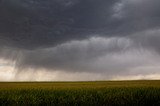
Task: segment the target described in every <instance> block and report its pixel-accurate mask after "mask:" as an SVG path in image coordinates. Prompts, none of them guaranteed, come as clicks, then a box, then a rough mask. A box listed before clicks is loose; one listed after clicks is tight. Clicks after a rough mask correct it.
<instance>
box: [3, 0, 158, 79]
mask: <svg viewBox="0 0 160 106" xmlns="http://www.w3.org/2000/svg"><path fill="white" fill-rule="evenodd" d="M158 4H160V1H159V0H152V1H151V0H98V1H97V0H45V1H42V0H1V1H0V23H1V24H0V58H1V59H3V60H4V61H9V62H11V63H12V64H13V66H10V67H13V68H15V69H14V70H16V72H15V73H17V76H18V75H19V77H20V76H21V77H22V76H23V75H24V74H18V73H28V75H30V74H29V73H32V72H36V73H38V72H41V71H42V70H45V72H44V74H45V73H46V74H47V73H55V72H58V73H61V74H63V75H66V74H67V73H70V75H72V76H74V77H73V80H74V78H75V76H78V75H80V74H82V76H83V75H84V73H86V75H89V73H90V75H92V74H94V75H95V74H97V76H98V75H99V76H101V77H99V76H98V77H97V78H95V79H114V78H113V76H131V75H133V76H136V75H139V74H140V76H143V75H148V76H150V74H151V75H153V74H154V75H155V74H156V75H157V74H159V71H158V70H159V67H158V66H159V65H160V64H159V63H158V62H159V61H160V55H159V53H160V28H159V27H160V21H159V19H160V13H159V11H160V7H159V5H158ZM7 67H9V66H7V65H5V64H4V62H1V63H0V68H3V69H2V70H6V69H8V70H12V69H9V68H7ZM27 70H34V71H32V72H31V71H27ZM3 72H4V73H5V71H3ZM7 72H8V71H6V74H7ZM74 73H78V74H74ZM87 73H88V74H87ZM59 75H60V74H59ZM63 75H62V76H63ZM102 75H104V76H102ZM53 76H54V75H53ZM57 76H58V75H57ZM84 76H85V75H84ZM22 78H23V77H22ZM118 78H120V77H118ZM63 79H64V78H63ZM85 79H86V80H87V78H85ZM91 79H92V78H89V79H88V80H91ZM93 79H94V78H93ZM93 79H92V80H93ZM22 80H23V79H22ZM27 80H28V79H27ZM50 80H56V79H50ZM59 80H60V79H59ZM78 80H79V79H78ZM82 80H83V77H82Z"/></svg>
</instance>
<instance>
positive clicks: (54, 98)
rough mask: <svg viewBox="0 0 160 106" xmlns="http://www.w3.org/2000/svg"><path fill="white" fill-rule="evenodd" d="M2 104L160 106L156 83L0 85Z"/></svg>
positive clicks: (102, 82) (158, 82) (0, 100)
mask: <svg viewBox="0 0 160 106" xmlns="http://www.w3.org/2000/svg"><path fill="white" fill-rule="evenodd" d="M6 105H7V106H17V105H20V106H29V105H42V106H43V105H44V106H48V105H52V106H147V105H148V106H160V81H147V80H146V81H96V82H1V83H0V106H6Z"/></svg>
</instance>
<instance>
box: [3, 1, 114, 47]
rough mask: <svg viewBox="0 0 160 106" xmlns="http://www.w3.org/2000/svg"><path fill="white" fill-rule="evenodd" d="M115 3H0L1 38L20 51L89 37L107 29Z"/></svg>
mask: <svg viewBox="0 0 160 106" xmlns="http://www.w3.org/2000/svg"><path fill="white" fill-rule="evenodd" d="M115 1H116V0H107V1H106V0H100V1H97V0H43V1H42V0H1V3H0V22H1V24H0V36H1V39H2V40H3V42H4V45H8V46H13V47H20V48H22V49H32V48H39V47H48V46H49V47H50V46H55V45H57V44H59V43H63V42H66V41H70V40H74V39H84V38H88V37H89V36H90V34H93V33H96V32H97V31H98V30H101V29H102V28H105V27H106V28H107V27H110V25H111V15H112V11H111V9H112V6H113V5H114V3H115ZM106 28H105V30H106ZM99 33H100V32H99ZM8 42H10V43H9V44H8Z"/></svg>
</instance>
